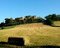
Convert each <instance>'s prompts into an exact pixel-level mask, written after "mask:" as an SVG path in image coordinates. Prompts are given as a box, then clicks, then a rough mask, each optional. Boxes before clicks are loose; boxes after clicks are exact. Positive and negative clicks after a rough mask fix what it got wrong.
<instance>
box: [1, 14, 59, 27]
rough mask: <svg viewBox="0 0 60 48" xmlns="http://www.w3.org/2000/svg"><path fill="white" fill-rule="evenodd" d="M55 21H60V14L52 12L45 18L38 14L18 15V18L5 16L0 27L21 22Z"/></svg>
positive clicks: (47, 22) (45, 22) (48, 23)
mask: <svg viewBox="0 0 60 48" xmlns="http://www.w3.org/2000/svg"><path fill="white" fill-rule="evenodd" d="M53 21H60V15H56V14H51V15H48V16H46V17H45V19H43V18H41V17H37V16H30V15H29V16H25V17H18V18H15V19H13V18H5V22H1V23H0V27H3V26H13V25H19V24H26V23H40V22H42V23H44V24H47V25H52V24H53Z"/></svg>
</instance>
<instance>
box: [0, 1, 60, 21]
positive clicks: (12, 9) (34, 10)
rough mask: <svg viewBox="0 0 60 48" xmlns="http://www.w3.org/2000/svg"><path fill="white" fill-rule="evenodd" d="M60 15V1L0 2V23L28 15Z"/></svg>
mask: <svg viewBox="0 0 60 48" xmlns="http://www.w3.org/2000/svg"><path fill="white" fill-rule="evenodd" d="M54 13H56V14H60V0H0V22H2V21H4V19H5V18H11V17H12V18H16V17H20V16H26V15H37V16H41V17H45V16H46V15H48V14H54Z"/></svg>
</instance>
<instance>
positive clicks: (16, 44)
mask: <svg viewBox="0 0 60 48" xmlns="http://www.w3.org/2000/svg"><path fill="white" fill-rule="evenodd" d="M11 45H12V46H11ZM0 47H1V48H2V47H4V48H6V47H7V48H60V46H53V45H42V46H26V45H24V39H23V38H17V37H9V38H8V42H0Z"/></svg>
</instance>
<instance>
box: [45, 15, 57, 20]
mask: <svg viewBox="0 0 60 48" xmlns="http://www.w3.org/2000/svg"><path fill="white" fill-rule="evenodd" d="M45 18H46V19H50V20H53V21H55V20H56V14H52V15H48V16H46V17H45Z"/></svg>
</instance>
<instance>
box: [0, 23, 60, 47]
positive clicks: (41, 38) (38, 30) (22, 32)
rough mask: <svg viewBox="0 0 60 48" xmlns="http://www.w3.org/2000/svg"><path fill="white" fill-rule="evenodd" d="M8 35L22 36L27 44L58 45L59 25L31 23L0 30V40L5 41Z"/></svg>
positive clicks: (59, 38) (59, 42)
mask: <svg viewBox="0 0 60 48" xmlns="http://www.w3.org/2000/svg"><path fill="white" fill-rule="evenodd" d="M8 37H23V38H24V40H25V45H28V46H42V45H57V46H60V27H51V26H47V25H43V24H42V23H31V24H23V25H17V26H15V27H13V28H9V29H3V30H0V41H5V42H7V41H8Z"/></svg>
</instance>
